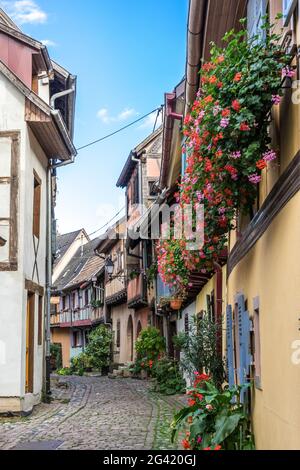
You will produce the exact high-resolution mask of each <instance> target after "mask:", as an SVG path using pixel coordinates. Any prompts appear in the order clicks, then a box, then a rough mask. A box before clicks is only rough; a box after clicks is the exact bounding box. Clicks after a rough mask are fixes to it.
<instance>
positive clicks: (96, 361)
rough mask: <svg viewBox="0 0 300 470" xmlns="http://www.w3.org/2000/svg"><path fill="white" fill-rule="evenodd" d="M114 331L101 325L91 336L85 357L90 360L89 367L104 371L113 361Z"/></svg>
mask: <svg viewBox="0 0 300 470" xmlns="http://www.w3.org/2000/svg"><path fill="white" fill-rule="evenodd" d="M112 339H113V335H112V331H111V330H110V329H109V328H107V327H106V326H104V325H100V326H98V327H97V328H95V329H94V330H92V331H91V333H90V334H89V337H88V340H89V343H88V345H87V347H86V350H85V355H86V356H87V357H88V358H89V367H94V368H95V369H98V370H102V369H103V368H104V367H108V366H109V364H110V359H111V345H112Z"/></svg>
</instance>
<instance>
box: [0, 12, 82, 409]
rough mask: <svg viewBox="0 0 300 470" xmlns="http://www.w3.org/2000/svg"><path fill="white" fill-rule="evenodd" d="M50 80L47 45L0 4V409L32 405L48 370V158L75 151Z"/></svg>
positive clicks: (69, 157)
mask: <svg viewBox="0 0 300 470" xmlns="http://www.w3.org/2000/svg"><path fill="white" fill-rule="evenodd" d="M42 77H43V78H42ZM55 80H56V76H55V73H54V72H53V64H52V62H51V60H50V58H49V55H48V52H47V49H46V47H45V46H43V45H42V44H41V43H39V42H37V41H35V40H34V39H31V38H29V37H28V36H25V35H23V34H22V32H21V31H20V30H19V29H18V28H17V27H16V26H15V25H14V23H13V22H12V21H11V20H10V19H9V18H8V17H7V16H6V15H5V14H4V13H2V10H0V101H1V109H0V147H1V151H0V200H1V205H0V237H1V240H2V242H1V246H0V321H1V324H2V327H1V330H0V343H1V345H2V348H1V349H2V353H3V354H2V358H1V360H0V413H1V412H14V413H27V412H29V411H31V410H32V407H33V406H34V405H35V404H37V403H39V401H40V400H41V395H42V388H43V385H44V378H45V374H46V371H45V354H46V350H45V343H46V341H47V338H46V335H45V330H46V329H47V324H48V308H47V302H46V287H47V285H48V284H49V283H50V280H49V276H47V270H46V263H45V260H46V259H48V260H49V259H50V261H49V262H50V264H51V251H50V250H51V239H50V237H49V232H50V233H51V220H49V214H51V213H52V212H53V206H52V207H51V205H49V204H48V197H47V194H48V193H47V191H51V181H52V176H51V168H50V162H51V161H52V160H54V161H57V158H58V155H60V156H61V157H59V158H61V160H64V161H68V160H70V161H71V160H72V159H73V158H74V156H75V154H76V151H75V149H74V146H73V144H72V140H71V139H72V135H71V134H72V133H71V131H70V128H68V126H67V125H66V124H65V123H64V116H63V115H62V114H61V111H60V109H56V110H54V108H53V107H52V106H51V103H50V97H51V96H52V93H51V81H52V82H55ZM53 86H54V83H53ZM74 93H75V88H74V90H73V94H74ZM66 108H68V103H67V106H66ZM70 117H71V119H73V117H72V115H71V114H70ZM58 120H59V121H60V124H56V121H57V122H58ZM47 133H48V140H47V139H45V135H46V134H47ZM49 180H51V181H49ZM52 190H53V187H52ZM53 201H55V193H54V191H53V193H52V202H53ZM48 265H49V264H48ZM4 305H5V308H3V306H4Z"/></svg>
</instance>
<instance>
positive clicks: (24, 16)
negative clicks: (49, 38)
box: [0, 0, 48, 24]
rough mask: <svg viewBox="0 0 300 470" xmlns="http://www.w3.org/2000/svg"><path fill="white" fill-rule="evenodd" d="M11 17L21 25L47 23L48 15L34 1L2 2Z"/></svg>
mask: <svg viewBox="0 0 300 470" xmlns="http://www.w3.org/2000/svg"><path fill="white" fill-rule="evenodd" d="M0 4H1V6H3V7H4V9H5V10H6V12H7V13H8V15H9V16H11V17H12V19H13V20H14V21H16V22H17V23H19V24H25V23H45V22H46V21H47V18H48V15H47V13H46V12H45V11H43V10H42V8H41V7H40V6H39V5H38V4H37V3H36V2H35V1H34V0H17V1H10V2H9V1H4V2H0Z"/></svg>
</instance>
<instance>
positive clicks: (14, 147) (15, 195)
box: [0, 131, 20, 271]
mask: <svg viewBox="0 0 300 470" xmlns="http://www.w3.org/2000/svg"><path fill="white" fill-rule="evenodd" d="M1 138H5V139H7V138H10V140H11V147H10V150H11V153H10V176H9V177H8V178H6V177H4V178H2V177H1V175H0V184H6V185H7V184H9V185H10V211H9V213H8V214H7V216H8V217H7V218H1V219H0V222H6V223H7V224H8V227H9V239H8V240H6V243H8V244H9V253H8V261H4V262H0V271H17V270H18V212H19V164H20V163H19V162H20V132H19V131H17V132H6V131H0V139H1Z"/></svg>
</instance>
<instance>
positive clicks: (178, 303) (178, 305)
mask: <svg viewBox="0 0 300 470" xmlns="http://www.w3.org/2000/svg"><path fill="white" fill-rule="evenodd" d="M181 305H182V300H181V299H173V300H171V302H170V307H171V309H172V310H180V308H181Z"/></svg>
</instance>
